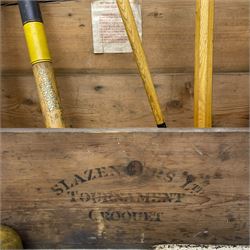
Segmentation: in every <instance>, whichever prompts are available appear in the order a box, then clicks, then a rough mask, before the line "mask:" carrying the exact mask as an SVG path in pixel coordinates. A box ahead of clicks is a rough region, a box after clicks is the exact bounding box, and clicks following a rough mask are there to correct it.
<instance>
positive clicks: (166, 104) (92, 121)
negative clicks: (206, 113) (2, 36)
mask: <svg viewBox="0 0 250 250" xmlns="http://www.w3.org/2000/svg"><path fill="white" fill-rule="evenodd" d="M248 79H249V75H248V74H218V75H215V76H214V95H213V121H214V123H213V126H214V127H248V122H249V120H248V118H249V85H248V84H249V83H248V82H249V80H248ZM57 81H58V89H59V92H60V95H61V99H62V107H63V109H64V117H65V122H66V126H67V127H76V128H79V127H82V128H84V127H85V128H105V127H118V128H119V127H120V128H122V127H123V128H125V127H154V126H155V124H154V118H153V115H152V113H151V110H150V106H149V104H148V101H147V96H146V94H145V91H144V88H143V84H142V82H141V79H140V77H139V75H132V74H121V75H112V74H111V75H110V74H104V75H103V74H98V75H96V74H84V75H82V74H79V75H60V76H58V77H57ZM154 82H155V84H156V87H157V88H156V90H157V92H158V93H159V100H160V101H161V106H162V110H163V111H164V114H165V115H166V114H167V123H168V125H169V126H170V127H193V75H192V74H154ZM1 88H2V97H1V99H2V109H1V118H2V127H43V126H44V125H43V122H42V114H41V111H40V107H39V103H38V97H37V90H36V87H35V83H34V80H33V76H32V75H23V76H14V75H10V76H5V77H3V79H2V86H1Z"/></svg>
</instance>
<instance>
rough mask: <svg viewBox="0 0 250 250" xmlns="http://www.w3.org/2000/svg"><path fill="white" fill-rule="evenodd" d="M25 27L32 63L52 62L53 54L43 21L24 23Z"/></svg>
mask: <svg viewBox="0 0 250 250" xmlns="http://www.w3.org/2000/svg"><path fill="white" fill-rule="evenodd" d="M23 28H24V34H25V39H26V43H27V46H28V50H29V55H30V61H31V63H32V64H35V63H38V62H48V61H49V62H50V61H51V56H50V53H49V49H48V44H47V39H46V34H45V30H44V26H43V23H41V22H29V23H26V24H24V26H23Z"/></svg>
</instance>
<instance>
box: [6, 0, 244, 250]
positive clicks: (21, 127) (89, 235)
mask: <svg viewBox="0 0 250 250" xmlns="http://www.w3.org/2000/svg"><path fill="white" fill-rule="evenodd" d="M1 4H2V6H1V22H2V29H1V45H2V46H1V58H2V60H1V70H2V76H1V91H2V92H1V127H2V129H1V154H2V155H1V157H2V160H1V199H2V202H1V223H3V224H6V225H9V226H11V227H13V228H14V229H16V230H17V231H18V232H19V233H20V235H21V237H22V239H23V242H24V246H25V247H26V248H111V247H114V248H131V247H132V248H135V247H137V248H144V247H152V246H153V245H156V244H160V243H177V244H180V243H185V244H226V245H227V244H248V243H249V130H248V124H249V85H248V84H249V54H248V52H249V1H248V0H216V1H215V37H214V79H213V86H214V88H213V126H214V128H213V129H205V130H204V129H201V130H200V129H193V128H192V127H193V75H194V73H193V69H194V32H195V0H178V1H176V0H143V2H141V6H142V14H143V44H144V47H145V51H146V53H147V57H148V61H149V64H150V68H151V71H152V73H153V78H154V82H155V85H156V88H157V92H158V95H159V99H160V101H161V105H162V109H163V111H164V113H165V115H166V118H167V123H168V125H169V127H170V128H168V129H156V128H154V119H153V116H152V114H151V110H150V107H149V104H148V101H147V97H146V94H145V91H144V88H143V84H142V82H141V79H140V77H139V75H138V73H137V69H136V64H135V62H134V60H133V56H132V54H101V55H95V54H94V53H93V42H92V28H91V10H90V7H91V1H90V0H75V1H74V0H72V1H69V0H68V1H67V0H64V1H56V0H55V1H42V3H41V10H42V13H43V19H44V23H45V27H46V32H47V36H48V42H49V47H50V50H51V54H52V57H53V65H54V68H55V72H56V76H57V81H58V88H59V91H60V95H61V99H62V106H63V109H64V116H65V121H66V124H67V127H68V128H67V129H60V130H54V129H51V130H49V129H44V128H43V126H44V125H43V122H42V115H41V111H40V107H39V102H38V97H37V93H36V87H35V83H34V78H33V75H32V71H31V66H30V64H29V58H28V52H27V49H26V45H25V40H24V35H23V29H22V24H21V20H20V16H19V12H18V7H17V5H16V3H15V2H13V1H2V3H1Z"/></svg>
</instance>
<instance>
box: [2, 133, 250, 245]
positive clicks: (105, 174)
mask: <svg viewBox="0 0 250 250" xmlns="http://www.w3.org/2000/svg"><path fill="white" fill-rule="evenodd" d="M8 131H9V132H8ZM32 131H33V132H32ZM209 131H210V132H209ZM247 131H248V130H247V129H245V130H243V129H242V130H232V131H230V130H223V129H221V130H195V131H194V130H157V129H151V130H147V131H146V130H128V129H127V130H116V131H115V130H110V131H105V130H96V131H95V130H68V132H66V130H59V132H55V131H51V130H50V131H48V130H29V131H27V130H26V132H25V130H23V131H22V130H19V132H18V131H17V130H7V131H5V132H3V133H2V171H1V196H2V204H1V210H2V211H1V216H2V218H1V219H2V222H3V223H6V224H8V225H10V226H13V227H14V228H15V229H17V230H18V231H19V232H20V234H21V236H22V238H23V240H24V243H25V247H26V248H87V247H90V248H91V247H93V248H94V247H95V248H101V247H105V248H107V247H119V248H120V247H149V246H152V245H156V244H160V243H185V244H186V243H187V244H189V243H194V244H248V242H249V227H248V226H249V203H248V201H249V144H248V139H249V134H248V132H247ZM135 161H136V162H135Z"/></svg>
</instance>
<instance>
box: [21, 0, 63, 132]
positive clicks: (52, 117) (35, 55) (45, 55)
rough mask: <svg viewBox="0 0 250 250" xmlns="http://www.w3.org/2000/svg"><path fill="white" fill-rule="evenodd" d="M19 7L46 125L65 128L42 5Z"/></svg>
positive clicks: (27, 0)
mask: <svg viewBox="0 0 250 250" xmlns="http://www.w3.org/2000/svg"><path fill="white" fill-rule="evenodd" d="M18 4H19V9H20V13H21V17H22V22H23V28H24V34H25V39H26V43H27V47H28V50H29V55H30V61H31V64H32V69H33V73H34V77H35V81H36V85H37V90H38V96H39V101H40V105H41V110H42V113H43V117H44V121H45V125H46V127H47V128H64V127H65V125H64V121H63V117H62V109H61V102H60V97H59V93H58V90H57V84H56V79H55V76H54V71H53V67H52V64H51V56H50V53H49V49H48V44H47V39H46V34H45V30H44V25H43V21H42V16H41V12H40V8H39V5H38V3H37V1H36V0H19V1H18Z"/></svg>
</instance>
